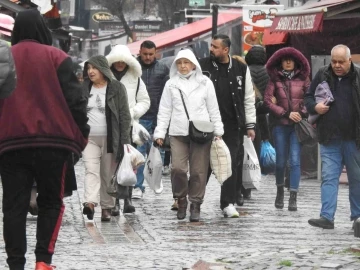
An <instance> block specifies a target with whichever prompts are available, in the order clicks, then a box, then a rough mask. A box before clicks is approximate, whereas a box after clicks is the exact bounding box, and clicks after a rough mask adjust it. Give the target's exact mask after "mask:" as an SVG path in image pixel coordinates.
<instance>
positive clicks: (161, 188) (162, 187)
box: [154, 183, 164, 195]
mask: <svg viewBox="0 0 360 270" xmlns="http://www.w3.org/2000/svg"><path fill="white" fill-rule="evenodd" d="M163 190H164V186H163V184H162V183H161V184H160V187H159V188H158V189H155V190H154V192H155V194H156V195H159V194H161V193H162V192H163Z"/></svg>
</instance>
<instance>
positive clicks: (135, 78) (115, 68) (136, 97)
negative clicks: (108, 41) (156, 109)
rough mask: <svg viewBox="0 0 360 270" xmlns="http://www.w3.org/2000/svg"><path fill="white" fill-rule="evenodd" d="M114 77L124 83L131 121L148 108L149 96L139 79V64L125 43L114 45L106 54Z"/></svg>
mask: <svg viewBox="0 0 360 270" xmlns="http://www.w3.org/2000/svg"><path fill="white" fill-rule="evenodd" d="M106 59H107V60H108V62H109V66H110V69H111V71H112V72H113V74H114V76H115V78H116V79H117V80H118V81H120V82H121V83H122V84H124V86H125V88H126V92H127V95H128V100H129V109H130V114H131V120H132V121H131V123H132V122H133V121H134V120H135V121H138V120H139V118H140V117H141V116H143V115H144V114H145V113H146V112H147V110H148V109H149V108H150V97H149V94H148V92H147V90H146V86H145V83H144V82H143V80H142V79H141V74H142V70H141V65H140V63H139V62H138V61H137V60H136V58H135V57H134V56H133V55H132V54H131V52H130V50H129V48H128V47H127V46H125V45H116V46H115V47H114V48H112V50H111V52H110V53H109V54H108V55H107V56H106Z"/></svg>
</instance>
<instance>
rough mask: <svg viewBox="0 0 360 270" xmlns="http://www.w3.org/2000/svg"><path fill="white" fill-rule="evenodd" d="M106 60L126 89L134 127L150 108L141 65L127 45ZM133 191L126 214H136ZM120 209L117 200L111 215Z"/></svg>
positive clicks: (125, 204)
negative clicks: (132, 199) (135, 122)
mask: <svg viewBox="0 0 360 270" xmlns="http://www.w3.org/2000/svg"><path fill="white" fill-rule="evenodd" d="M106 58H107V60H108V63H109V66H110V69H111V71H112V73H113V74H114V76H115V78H116V79H117V80H118V81H120V82H121V83H122V84H123V85H124V86H125V88H126V93H127V96H128V102H129V110H130V114H131V125H133V122H134V121H139V118H140V117H141V116H143V115H144V114H145V113H146V111H147V110H148V109H149V108H150V97H149V94H148V92H147V90H146V86H145V83H144V82H143V80H142V79H141V74H142V69H141V65H140V63H139V62H138V61H137V60H136V58H135V57H134V56H133V55H132V54H131V52H130V50H129V48H128V47H127V46H125V45H116V46H115V47H114V48H112V50H111V52H110V53H109V54H108V55H107V56H106ZM131 135H132V134H130V136H131ZM131 138H132V136H131ZM132 190H133V189H132V187H129V198H128V199H125V200H124V208H123V212H124V213H133V212H135V207H134V206H133V205H132V201H131V197H132ZM119 209H120V205H119V200H117V201H116V206H115V208H114V209H113V211H112V213H111V214H112V215H113V216H117V215H119Z"/></svg>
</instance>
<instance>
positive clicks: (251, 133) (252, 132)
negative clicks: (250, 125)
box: [246, 129, 255, 141]
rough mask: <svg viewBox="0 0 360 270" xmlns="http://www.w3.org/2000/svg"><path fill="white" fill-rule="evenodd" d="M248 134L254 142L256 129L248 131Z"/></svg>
mask: <svg viewBox="0 0 360 270" xmlns="http://www.w3.org/2000/svg"><path fill="white" fill-rule="evenodd" d="M246 132H247V136H248V138H250V139H251V140H252V141H253V140H254V139H255V130H254V129H248V130H247V131H246Z"/></svg>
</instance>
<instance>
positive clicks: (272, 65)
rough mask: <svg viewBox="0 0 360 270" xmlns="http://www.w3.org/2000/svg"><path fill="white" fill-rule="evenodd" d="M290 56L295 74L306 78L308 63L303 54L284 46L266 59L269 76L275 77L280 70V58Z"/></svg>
mask: <svg viewBox="0 0 360 270" xmlns="http://www.w3.org/2000/svg"><path fill="white" fill-rule="evenodd" d="M287 56H290V57H291V58H293V59H294V61H295V74H298V76H301V77H302V78H303V79H306V78H307V77H309V75H310V65H309V62H308V60H307V59H306V58H305V56H304V55H303V54H302V53H301V52H300V51H298V50H297V49H295V48H292V47H285V48H282V49H280V50H278V51H276V52H275V53H274V54H273V55H272V56H271V57H270V58H269V60H268V61H267V63H266V70H267V72H268V74H269V76H270V77H271V78H273V79H274V78H277V77H278V76H279V75H278V74H279V72H280V71H281V59H282V58H284V57H287Z"/></svg>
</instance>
